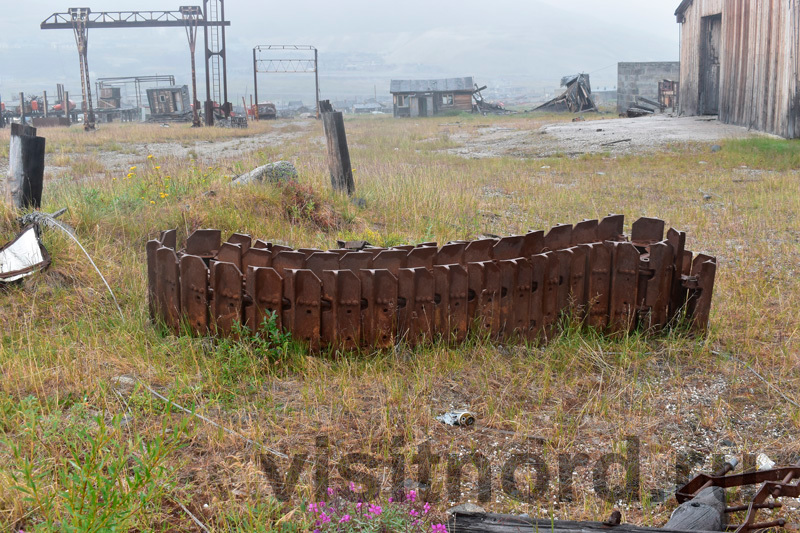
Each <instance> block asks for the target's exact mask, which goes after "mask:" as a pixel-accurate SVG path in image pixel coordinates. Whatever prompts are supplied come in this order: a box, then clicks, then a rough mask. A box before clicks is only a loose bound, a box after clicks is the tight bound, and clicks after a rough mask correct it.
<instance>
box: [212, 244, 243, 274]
mask: <svg viewBox="0 0 800 533" xmlns="http://www.w3.org/2000/svg"><path fill="white" fill-rule="evenodd" d="M214 259H216V260H217V261H219V262H220V263H232V264H234V265H236V268H238V269H239V271H240V272H241V270H242V245H241V244H233V243H230V242H223V243H222V245H221V246H220V248H219V252H217V256H216V257H215V258H214Z"/></svg>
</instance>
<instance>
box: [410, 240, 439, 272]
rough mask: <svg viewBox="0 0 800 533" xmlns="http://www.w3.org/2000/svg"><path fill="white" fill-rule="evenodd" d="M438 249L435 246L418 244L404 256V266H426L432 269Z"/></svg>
mask: <svg viewBox="0 0 800 533" xmlns="http://www.w3.org/2000/svg"><path fill="white" fill-rule="evenodd" d="M438 251H439V250H438V249H437V248H436V246H418V247H417V248H414V249H413V250H410V251H409V252H408V255H407V256H406V268H426V269H428V270H431V271H432V270H433V262H434V259H435V258H436V254H437V253H438Z"/></svg>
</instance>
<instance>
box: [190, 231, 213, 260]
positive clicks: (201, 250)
mask: <svg viewBox="0 0 800 533" xmlns="http://www.w3.org/2000/svg"><path fill="white" fill-rule="evenodd" d="M221 242H222V232H220V231H219V230H218V229H198V230H194V232H193V233H192V234H191V235H189V236H188V237H187V238H186V253H187V254H189V255H196V256H199V257H202V258H203V259H208V258H211V257H214V256H215V255H217V251H218V250H219V247H220V244H221Z"/></svg>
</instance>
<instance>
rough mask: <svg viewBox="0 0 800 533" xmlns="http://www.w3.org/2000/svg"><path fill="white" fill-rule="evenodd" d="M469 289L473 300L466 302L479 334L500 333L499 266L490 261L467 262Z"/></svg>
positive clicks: (493, 334)
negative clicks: (473, 295)
mask: <svg viewBox="0 0 800 533" xmlns="http://www.w3.org/2000/svg"><path fill="white" fill-rule="evenodd" d="M467 273H468V275H469V289H470V293H471V294H475V296H476V298H475V301H474V302H472V303H470V304H468V307H469V309H470V316H471V317H472V319H473V320H474V321H475V323H476V326H477V328H478V333H479V334H480V335H491V336H493V337H495V336H497V335H498V334H499V333H500V291H501V285H500V267H498V266H497V264H495V263H493V262H491V261H482V262H477V263H469V264H467Z"/></svg>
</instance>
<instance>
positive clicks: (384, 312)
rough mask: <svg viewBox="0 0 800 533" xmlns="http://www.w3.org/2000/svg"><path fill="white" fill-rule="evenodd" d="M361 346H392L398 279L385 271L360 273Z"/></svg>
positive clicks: (362, 271) (370, 270) (371, 270)
mask: <svg viewBox="0 0 800 533" xmlns="http://www.w3.org/2000/svg"><path fill="white" fill-rule="evenodd" d="M359 276H360V278H361V336H362V337H361V338H362V341H361V342H362V344H364V345H366V346H375V347H377V348H386V347H388V346H391V345H392V344H393V343H394V333H395V328H396V317H397V289H398V283H397V277H395V276H394V275H393V274H392V273H391V272H389V271H388V270H383V269H381V270H375V269H369V270H361V271H360V272H359Z"/></svg>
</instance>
